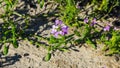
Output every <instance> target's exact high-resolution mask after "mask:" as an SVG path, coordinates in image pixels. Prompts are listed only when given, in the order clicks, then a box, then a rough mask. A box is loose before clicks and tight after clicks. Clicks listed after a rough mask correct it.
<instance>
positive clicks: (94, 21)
mask: <svg viewBox="0 0 120 68" xmlns="http://www.w3.org/2000/svg"><path fill="white" fill-rule="evenodd" d="M96 23H97V21H96V18H94V19H93V20H92V23H91V24H90V25H91V26H94V25H95V24H96Z"/></svg>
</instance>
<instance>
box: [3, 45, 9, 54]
mask: <svg viewBox="0 0 120 68" xmlns="http://www.w3.org/2000/svg"><path fill="white" fill-rule="evenodd" d="M8 49H9V47H8V46H6V45H4V48H3V54H4V55H7V54H8Z"/></svg>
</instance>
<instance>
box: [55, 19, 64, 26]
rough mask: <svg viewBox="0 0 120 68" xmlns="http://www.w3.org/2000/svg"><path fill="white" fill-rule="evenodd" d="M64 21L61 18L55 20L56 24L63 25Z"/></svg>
mask: <svg viewBox="0 0 120 68" xmlns="http://www.w3.org/2000/svg"><path fill="white" fill-rule="evenodd" d="M62 23H63V22H62V21H61V20H58V19H56V20H55V25H61V24H62Z"/></svg>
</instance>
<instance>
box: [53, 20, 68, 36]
mask: <svg viewBox="0 0 120 68" xmlns="http://www.w3.org/2000/svg"><path fill="white" fill-rule="evenodd" d="M51 34H53V36H54V37H56V38H57V37H58V35H62V36H64V35H65V34H68V26H66V25H65V24H63V22H62V21H61V20H58V19H57V20H55V25H53V26H52V30H51Z"/></svg>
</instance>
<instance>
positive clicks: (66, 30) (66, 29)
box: [61, 26, 68, 34]
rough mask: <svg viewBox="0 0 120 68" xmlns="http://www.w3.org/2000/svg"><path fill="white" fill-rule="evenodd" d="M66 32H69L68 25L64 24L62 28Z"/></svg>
mask: <svg viewBox="0 0 120 68" xmlns="http://www.w3.org/2000/svg"><path fill="white" fill-rule="evenodd" d="M61 30H62V31H63V32H64V34H67V33H68V26H62V29H61Z"/></svg>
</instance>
